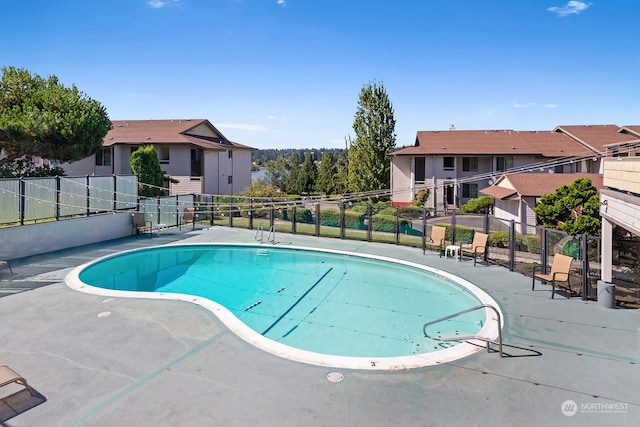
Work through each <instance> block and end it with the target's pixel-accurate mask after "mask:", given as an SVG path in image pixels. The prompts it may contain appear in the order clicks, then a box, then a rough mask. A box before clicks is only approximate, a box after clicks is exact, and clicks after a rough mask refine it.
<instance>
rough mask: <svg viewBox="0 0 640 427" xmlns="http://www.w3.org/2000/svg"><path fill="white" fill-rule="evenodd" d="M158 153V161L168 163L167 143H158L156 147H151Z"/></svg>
mask: <svg viewBox="0 0 640 427" xmlns="http://www.w3.org/2000/svg"><path fill="white" fill-rule="evenodd" d="M153 148H154V149H155V150H156V153H158V160H159V161H160V163H169V151H170V150H169V146H168V145H158V146H157V147H153Z"/></svg>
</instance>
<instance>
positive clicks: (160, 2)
mask: <svg viewBox="0 0 640 427" xmlns="http://www.w3.org/2000/svg"><path fill="white" fill-rule="evenodd" d="M181 3H182V0H149V1H147V6H149V7H150V8H153V9H162V8H163V7H167V6H179V5H180V4H181Z"/></svg>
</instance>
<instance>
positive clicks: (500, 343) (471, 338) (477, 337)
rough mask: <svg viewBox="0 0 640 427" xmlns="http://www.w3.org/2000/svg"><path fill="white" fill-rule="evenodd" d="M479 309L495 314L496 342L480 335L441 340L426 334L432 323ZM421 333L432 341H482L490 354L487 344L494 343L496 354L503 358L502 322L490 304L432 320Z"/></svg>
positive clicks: (497, 312) (496, 310)
mask: <svg viewBox="0 0 640 427" xmlns="http://www.w3.org/2000/svg"><path fill="white" fill-rule="evenodd" d="M481 308H490V309H492V310H493V311H494V312H495V313H496V316H497V318H494V320H497V321H498V341H496V340H494V339H491V338H487V337H482V336H480V335H469V336H466V337H460V336H456V337H452V338H442V337H437V338H436V337H431V336H429V334H427V326H430V325H433V324H434V323H439V322H443V321H445V320H449V319H452V318H454V317H458V316H460V315H463V314H466V313H470V312H472V311H476V310H480V309H481ZM422 333H423V334H424V336H425V337H426V338H429V339H432V340H438V341H445V342H446V341H466V340H480V341H484V342H486V343H487V353H489V352H491V347H490V345H489V344H491V343H494V344H498V352H499V353H500V357H503V355H502V322H501V320H500V311H498V309H497V308H495V307H494V306H492V305H491V304H482V305H478V306H476V307H471V308H468V309H466V310H462V311H459V312H457V313H454V314H451V315H449V316H445V317H442V318H440V319H437V320H433V321H431V322H427V323H425V324H424V326H423V327H422Z"/></svg>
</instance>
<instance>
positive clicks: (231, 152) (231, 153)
mask: <svg viewBox="0 0 640 427" xmlns="http://www.w3.org/2000/svg"><path fill="white" fill-rule="evenodd" d="M227 157H228V158H230V159H233V151H231V150H227Z"/></svg>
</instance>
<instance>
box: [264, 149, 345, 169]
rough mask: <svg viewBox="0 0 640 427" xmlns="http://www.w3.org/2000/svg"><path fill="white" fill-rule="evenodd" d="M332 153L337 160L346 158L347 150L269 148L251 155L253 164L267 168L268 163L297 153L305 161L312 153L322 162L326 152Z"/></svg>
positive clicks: (314, 158)
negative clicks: (341, 157)
mask: <svg viewBox="0 0 640 427" xmlns="http://www.w3.org/2000/svg"><path fill="white" fill-rule="evenodd" d="M327 151H330V152H331V153H333V156H334V157H335V158H337V157H338V156H340V155H344V156H346V153H347V150H346V149H345V148H267V149H264V150H256V151H254V152H253V153H251V162H252V163H253V164H254V165H257V166H258V167H266V166H267V162H270V161H272V160H277V159H278V157H284V158H289V157H291V155H292V154H293V153H294V152H295V153H297V154H298V158H300V159H304V157H305V155H306V154H307V153H311V155H312V156H313V160H315V161H320V159H322V156H323V154H324V153H325V152H327Z"/></svg>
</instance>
